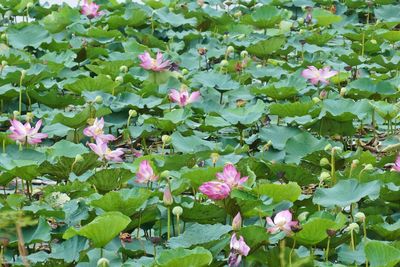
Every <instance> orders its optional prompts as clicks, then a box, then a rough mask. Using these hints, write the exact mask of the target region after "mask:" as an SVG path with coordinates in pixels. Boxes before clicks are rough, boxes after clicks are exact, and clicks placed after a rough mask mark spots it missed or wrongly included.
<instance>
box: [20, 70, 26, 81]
mask: <svg viewBox="0 0 400 267" xmlns="http://www.w3.org/2000/svg"><path fill="white" fill-rule="evenodd" d="M25 75H26V70H21V79H22V80H23V79H24V78H25Z"/></svg>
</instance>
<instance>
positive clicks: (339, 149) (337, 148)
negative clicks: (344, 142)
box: [332, 146, 342, 153]
mask: <svg viewBox="0 0 400 267" xmlns="http://www.w3.org/2000/svg"><path fill="white" fill-rule="evenodd" d="M332 152H335V153H340V152H342V148H341V147H340V146H334V147H333V148H332Z"/></svg>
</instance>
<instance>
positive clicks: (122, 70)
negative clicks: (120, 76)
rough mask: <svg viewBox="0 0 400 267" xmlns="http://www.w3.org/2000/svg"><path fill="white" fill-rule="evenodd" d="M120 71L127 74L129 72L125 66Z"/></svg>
mask: <svg viewBox="0 0 400 267" xmlns="http://www.w3.org/2000/svg"><path fill="white" fill-rule="evenodd" d="M119 71H120V72H124V73H127V72H128V67H127V66H125V65H122V66H121V67H119Z"/></svg>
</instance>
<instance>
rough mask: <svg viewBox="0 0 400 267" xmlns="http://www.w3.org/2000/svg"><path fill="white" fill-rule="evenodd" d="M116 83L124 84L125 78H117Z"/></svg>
mask: <svg viewBox="0 0 400 267" xmlns="http://www.w3.org/2000/svg"><path fill="white" fill-rule="evenodd" d="M115 81H116V82H118V83H122V82H123V81H124V78H123V77H122V76H117V78H115Z"/></svg>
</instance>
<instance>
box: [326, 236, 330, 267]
mask: <svg viewBox="0 0 400 267" xmlns="http://www.w3.org/2000/svg"><path fill="white" fill-rule="evenodd" d="M330 245H331V237H330V236H328V243H327V244H326V250H325V262H328V259H329V247H330Z"/></svg>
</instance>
